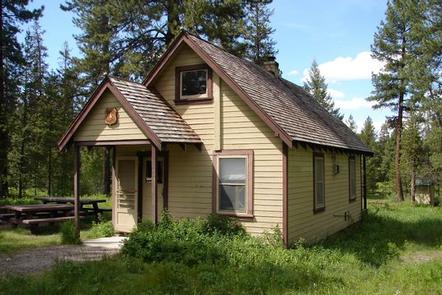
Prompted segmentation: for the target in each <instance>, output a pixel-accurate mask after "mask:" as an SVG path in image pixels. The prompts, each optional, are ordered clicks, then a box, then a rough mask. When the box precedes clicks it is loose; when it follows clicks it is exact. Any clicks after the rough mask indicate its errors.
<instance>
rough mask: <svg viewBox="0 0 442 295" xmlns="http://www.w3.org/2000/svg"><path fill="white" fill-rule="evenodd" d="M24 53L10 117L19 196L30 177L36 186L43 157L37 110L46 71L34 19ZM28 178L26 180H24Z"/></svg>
mask: <svg viewBox="0 0 442 295" xmlns="http://www.w3.org/2000/svg"><path fill="white" fill-rule="evenodd" d="M23 52H24V53H23V54H24V58H25V64H24V65H25V66H24V70H23V72H22V83H23V87H22V92H21V95H20V99H19V100H18V101H17V103H18V104H17V112H16V113H15V115H14V116H12V118H13V120H12V123H11V126H13V128H12V131H11V134H12V141H11V151H10V152H9V155H8V158H9V159H10V161H11V171H10V176H11V179H12V180H13V182H15V183H16V184H17V188H18V195H19V196H20V197H22V196H23V190H24V189H25V187H26V185H27V182H28V183H29V180H31V179H32V180H33V185H34V187H39V183H38V182H39V181H40V180H41V179H44V177H42V175H41V169H40V166H41V165H40V164H41V163H40V162H41V159H42V150H41V145H42V137H41V136H40V135H41V132H43V131H44V129H43V128H42V126H41V124H40V123H41V120H42V118H43V116H42V114H41V112H40V105H41V103H42V102H41V100H42V99H43V97H44V84H45V79H46V74H47V64H46V61H45V58H46V57H47V53H46V48H45V47H44V45H43V32H42V30H41V27H40V25H39V23H38V22H37V21H35V22H34V24H33V27H32V29H31V30H28V31H27V32H26V36H25V43H24V49H23ZM26 180H27V181H26Z"/></svg>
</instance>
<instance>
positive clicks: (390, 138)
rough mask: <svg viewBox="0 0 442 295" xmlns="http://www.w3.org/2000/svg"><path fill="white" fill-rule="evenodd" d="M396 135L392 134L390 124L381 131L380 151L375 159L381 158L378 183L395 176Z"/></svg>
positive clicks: (376, 153) (384, 125)
mask: <svg viewBox="0 0 442 295" xmlns="http://www.w3.org/2000/svg"><path fill="white" fill-rule="evenodd" d="M394 140H395V137H394V134H390V131H389V124H388V123H384V124H382V126H381V129H380V131H379V138H378V149H377V150H376V151H375V157H379V158H380V159H379V160H378V161H379V162H380V164H379V165H378V166H377V167H378V169H377V172H376V174H377V175H378V180H377V181H378V182H387V181H389V180H390V179H391V178H390V175H392V174H394V171H393V170H394V169H393V168H394V165H393V161H394V146H395V145H394Z"/></svg>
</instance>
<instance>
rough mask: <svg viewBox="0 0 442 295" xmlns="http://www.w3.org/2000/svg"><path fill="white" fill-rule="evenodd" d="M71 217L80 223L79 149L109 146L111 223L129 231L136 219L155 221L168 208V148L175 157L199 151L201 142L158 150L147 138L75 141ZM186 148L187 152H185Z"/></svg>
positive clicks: (171, 145)
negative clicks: (72, 213)
mask: <svg viewBox="0 0 442 295" xmlns="http://www.w3.org/2000/svg"><path fill="white" fill-rule="evenodd" d="M73 147H74V150H75V153H74V154H75V157H74V161H75V165H74V167H75V171H74V198H75V201H76V203H75V204H74V207H75V214H74V220H75V223H76V225H77V228H78V225H79V218H80V215H81V214H79V213H80V210H78V208H79V204H80V195H81V175H80V168H81V153H80V150H81V149H84V148H87V149H91V148H104V149H108V152H109V154H110V155H111V167H112V223H113V226H114V229H115V230H116V231H117V232H131V231H132V230H133V229H134V228H135V227H136V225H137V223H140V222H143V221H147V220H149V221H151V222H152V223H155V224H156V223H158V221H159V216H160V214H161V212H162V211H163V210H168V209H169V178H170V175H169V171H170V161H169V155H170V152H171V151H172V152H174V154H175V157H182V155H183V154H184V155H185V154H192V155H195V154H199V155H200V156H201V145H200V144H192V145H189V144H167V145H163V146H162V150H159V149H158V148H157V147H156V146H155V145H153V144H152V143H151V142H149V141H148V140H143V141H141V140H121V141H112V142H110V141H107V142H104V141H95V142H84V141H74V142H73ZM188 152H189V153H188Z"/></svg>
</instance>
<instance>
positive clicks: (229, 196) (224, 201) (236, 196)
mask: <svg viewBox="0 0 442 295" xmlns="http://www.w3.org/2000/svg"><path fill="white" fill-rule="evenodd" d="M219 191H220V194H219V209H220V210H224V211H236V212H245V208H246V204H245V195H246V194H245V193H246V186H245V185H225V184H224V185H223V184H221V185H220V186H219Z"/></svg>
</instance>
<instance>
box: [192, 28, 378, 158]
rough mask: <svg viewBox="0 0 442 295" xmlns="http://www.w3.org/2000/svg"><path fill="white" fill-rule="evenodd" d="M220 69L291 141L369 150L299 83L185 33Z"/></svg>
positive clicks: (361, 150) (362, 150)
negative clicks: (279, 76)
mask: <svg viewBox="0 0 442 295" xmlns="http://www.w3.org/2000/svg"><path fill="white" fill-rule="evenodd" d="M185 37H187V39H188V40H189V41H190V42H192V43H193V46H195V45H196V46H198V47H199V48H200V49H202V50H203V51H204V52H205V53H206V57H209V58H210V59H211V60H212V62H213V63H215V64H216V65H217V66H218V67H219V68H220V70H221V71H222V72H224V73H225V74H226V75H227V76H228V77H230V78H231V79H232V80H233V82H234V83H235V84H236V85H237V86H238V87H239V88H240V89H241V90H242V91H244V92H245V94H246V95H247V96H248V97H249V98H250V99H251V100H252V101H253V102H254V103H255V104H256V105H257V107H258V108H259V109H261V110H262V111H263V112H264V113H265V114H267V115H268V116H269V117H270V119H271V121H273V122H274V123H275V124H276V125H277V126H279V127H280V128H281V129H282V130H283V131H284V132H285V133H286V134H287V135H288V136H289V137H290V138H291V139H292V140H293V142H295V143H296V142H305V143H311V144H316V145H320V146H329V147H335V148H342V149H347V150H351V151H358V152H363V153H371V151H370V149H369V148H368V147H367V146H366V145H365V144H364V143H362V142H361V140H360V139H359V138H358V136H357V135H356V134H354V133H353V131H352V130H350V128H348V127H347V126H346V125H345V124H344V123H343V122H342V121H341V120H338V119H336V118H334V117H333V116H331V115H330V114H329V113H328V112H327V111H326V110H325V109H324V108H323V107H322V106H320V105H319V104H318V103H317V102H316V100H315V99H314V98H313V97H311V96H310V95H309V94H308V93H307V92H305V91H304V90H303V89H302V88H301V87H299V86H297V85H295V84H293V83H291V82H289V81H287V80H285V79H282V78H278V77H276V76H274V75H273V74H271V73H269V72H268V71H267V70H265V69H263V68H262V67H260V66H258V65H256V64H254V63H253V62H250V61H248V60H245V59H241V58H239V57H236V56H234V55H232V54H230V53H228V52H226V51H224V50H223V49H221V48H219V47H217V46H215V45H213V44H211V43H209V42H207V41H205V40H202V39H200V38H198V37H196V36H193V35H191V34H188V33H185Z"/></svg>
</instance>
